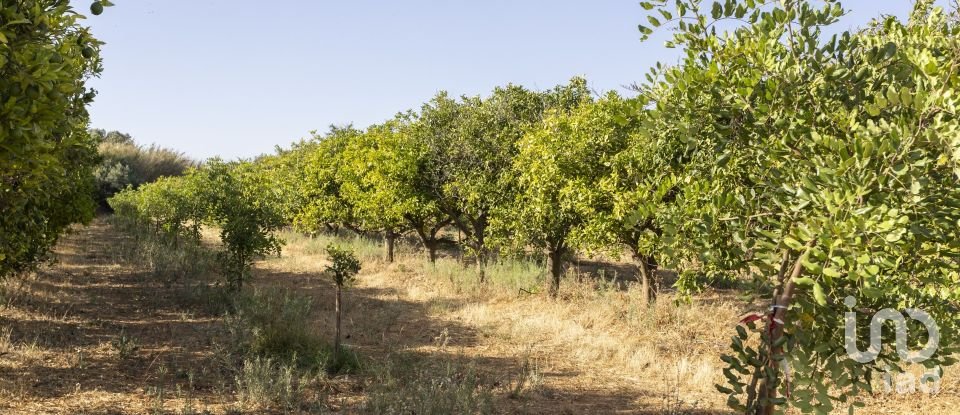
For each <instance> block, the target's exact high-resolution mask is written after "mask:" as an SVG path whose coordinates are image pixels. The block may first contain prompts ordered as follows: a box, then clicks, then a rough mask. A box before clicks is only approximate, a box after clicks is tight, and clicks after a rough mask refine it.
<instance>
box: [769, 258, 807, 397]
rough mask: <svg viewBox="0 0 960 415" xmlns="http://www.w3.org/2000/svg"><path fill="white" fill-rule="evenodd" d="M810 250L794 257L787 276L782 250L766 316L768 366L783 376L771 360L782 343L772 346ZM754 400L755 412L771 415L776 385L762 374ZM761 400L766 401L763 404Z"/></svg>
mask: <svg viewBox="0 0 960 415" xmlns="http://www.w3.org/2000/svg"><path fill="white" fill-rule="evenodd" d="M813 244H814V241H810V242H809V243H807V248H810V247H812V246H813ZM808 252H809V250H807V251H806V252H803V253H801V255H800V257H799V258H797V260H796V262H794V264H793V270H792V272H791V273H790V275H789V276H787V275H786V271H787V267H788V265H789V263H790V259H791V256H790V251H785V252H784V253H783V259H782V261H781V263H780V272H779V274H778V280H779V282H780V287H779V288H778V289H777V290H776V291H774V294H773V306H772V307H771V309H772V310H773V311H772V312H771V313H770V315H769V317H770V319H769V321H768V325H767V330H768V332H769V333H770V343H768V344H767V345H766V347H768V351H767V354H768V355H767V368H768V369H769V370H771V371H773V373H775V374H776V375H777V376H782V375H783V373H781V372H782V371H781V370H780V367H779V366H778V365H777V361H776V360H774V359H773V356H776V355H779V354H782V353H783V346H777V347H774V346H773V345H774V344H776V343H777V340H780V338H781V337H783V328H784V326H785V325H786V324H787V309H788V308H789V307H790V304H791V303H792V302H793V292H794V289H795V288H796V284H795V283H794V280H796V279H797V278H800V276H801V275H803V265H802V262H803V257H804V256H806V255H807V253H808ZM763 369H764V368H757V374H758V375H761V374H762V373H763ZM756 396H757V402H758V403H759V405H757V412H756V413H757V414H758V415H773V413H774V412H775V410H776V405H773V404H770V403H769V402H770V400H772V399H775V398H776V397H777V384H776V383H774V384H770V383H768V382H767V380H766V377H765V376H762V375H761V376H760V385H759V387H758V389H757V391H756ZM763 402H767V404H764V403H763Z"/></svg>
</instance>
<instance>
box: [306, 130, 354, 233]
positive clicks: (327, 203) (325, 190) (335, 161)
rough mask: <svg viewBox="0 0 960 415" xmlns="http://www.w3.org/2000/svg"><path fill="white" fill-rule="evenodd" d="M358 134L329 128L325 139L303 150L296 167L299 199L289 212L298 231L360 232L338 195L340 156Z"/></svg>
mask: <svg viewBox="0 0 960 415" xmlns="http://www.w3.org/2000/svg"><path fill="white" fill-rule="evenodd" d="M360 134H361V131H359V130H357V129H355V128H353V127H352V126H347V127H331V128H330V131H329V132H328V133H327V134H325V135H316V136H315V137H314V143H315V144H312V145H310V146H306V147H304V148H303V149H302V150H299V151H303V152H304V153H303V154H302V155H298V156H297V157H302V159H301V161H300V163H302V166H303V177H302V180H303V182H302V184H301V187H300V188H299V192H298V194H299V197H298V198H297V199H296V200H295V204H294V207H293V208H292V211H294V212H296V213H295V214H294V225H296V227H297V228H298V229H300V230H302V231H306V232H318V231H321V230H329V229H333V228H335V227H338V226H342V227H346V228H348V229H351V230H354V231H356V232H360V229H359V228H358V227H357V226H356V220H355V219H354V218H353V207H352V206H350V205H349V204H348V201H347V199H346V198H344V197H343V195H342V191H341V187H342V186H341V181H340V177H339V175H340V173H339V171H340V169H341V168H342V161H343V158H342V157H341V153H342V152H343V151H344V149H345V148H346V147H347V146H348V145H349V143H350V142H351V141H353V140H355V139H357V137H359V136H360Z"/></svg>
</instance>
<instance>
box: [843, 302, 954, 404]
mask: <svg viewBox="0 0 960 415" xmlns="http://www.w3.org/2000/svg"><path fill="white" fill-rule="evenodd" d="M843 304H844V305H846V306H847V308H849V309H851V310H852V309H853V308H854V307H856V305H857V300H856V299H855V298H853V297H847V298H846V299H844V300H843ZM903 313H906V314H907V315H908V316H910V318H911V319H913V320H916V321H918V322H920V323H921V324H923V326H924V327H925V328H926V329H927V344H926V345H925V346H924V347H923V349H921V350H919V351H912V350H910V349H909V348H908V347H907V319H906V318H905V317H904V316H903ZM903 313H901V312H900V311H897V310H894V309H892V308H885V309H883V310H880V311H878V312H877V313H876V314H874V315H873V318H872V319H871V320H870V347H868V348H867V350H866V351H860V349H859V348H857V312H856V311H848V312H846V313H844V345H845V346H846V349H847V356H849V357H850V358H851V359H853V360H855V361H857V362H859V363H870V362H873V361H874V360H876V359H877V356H879V355H880V349H881V348H882V347H883V338H882V337H881V330H883V323H884V322H887V321H891V322H893V323H894V326H895V329H896V331H895V332H894V334H895V338H896V349H897V354H898V355H899V356H900V360H902V361H904V362H908V363H921V362H924V361H926V360H927V359H930V358H931V357H933V354H934V353H936V352H937V349H938V348H939V347H940V327H939V326H937V322H936V321H934V320H933V317H931V316H930V314H927V312H925V311H923V310H918V309H915V308H908V309H906V310H904V311H903ZM941 375H942V373H941V371H940V369H939V368H936V369H934V371H933V372H932V373H925V374H924V375H923V376H921V377H920V379H919V383H918V382H917V379H916V377H915V376H914V375H913V374H911V373H899V374H897V375H896V376H894V375H892V374H891V373H890V372H886V373H884V375H883V382H884V389H885V391H886V392H887V393H890V392H892V391H893V390H894V377H896V391H897V393H912V392H916V391H917V390H918V389H919V390H920V391H921V392H924V393H930V394H934V393H937V392H939V391H940V377H941ZM917 386H919V387H917Z"/></svg>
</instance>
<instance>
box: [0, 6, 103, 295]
mask: <svg viewBox="0 0 960 415" xmlns="http://www.w3.org/2000/svg"><path fill="white" fill-rule="evenodd" d="M109 5H110V3H109V2H107V1H98V2H95V3H94V6H93V9H92V11H93V12H94V14H99V13H100V12H102V11H103V6H109ZM82 18H83V16H82V15H80V14H78V13H76V12H75V11H74V9H73V8H72V7H71V6H70V4H69V2H66V1H46V2H41V1H35V2H34V1H30V2H27V1H2V2H0V233H2V235H3V237H2V238H0V277H3V276H7V275H10V274H12V273H16V272H20V271H23V270H25V269H27V268H29V267H30V266H32V265H33V264H35V263H36V262H37V261H38V260H39V259H41V258H42V257H43V255H44V254H46V253H47V251H48V250H49V249H50V247H52V246H53V244H54V243H55V242H56V240H57V238H58V237H59V235H60V234H61V233H62V232H63V231H64V230H65V229H66V227H67V226H69V225H70V224H71V223H74V222H83V221H87V220H89V219H91V218H92V217H93V212H94V208H95V205H94V202H93V198H92V194H93V190H94V189H93V179H92V177H93V176H92V169H93V166H94V165H95V164H96V162H97V158H96V143H95V141H94V140H93V139H92V138H91V137H90V135H89V133H88V132H87V125H88V123H89V116H88V114H87V110H86V105H87V104H88V103H90V102H91V101H92V100H93V99H94V97H95V96H96V93H95V92H94V91H93V90H92V89H90V88H88V87H87V85H86V82H87V80H89V79H90V78H91V77H94V76H96V75H97V74H99V73H100V72H101V64H100V57H99V47H100V42H99V41H97V40H96V39H95V38H94V37H93V36H92V35H91V34H90V30H89V28H87V27H85V26H83V25H81V24H80V19H82Z"/></svg>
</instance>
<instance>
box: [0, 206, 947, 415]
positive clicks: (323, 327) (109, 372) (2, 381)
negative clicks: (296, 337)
mask: <svg viewBox="0 0 960 415" xmlns="http://www.w3.org/2000/svg"><path fill="white" fill-rule="evenodd" d="M118 238H121V236H120V235H119V234H118V233H116V232H115V231H113V230H112V229H111V228H110V226H109V225H107V224H106V223H105V222H104V221H102V220H98V221H96V222H95V223H94V224H92V225H91V226H87V227H78V228H77V229H76V230H75V232H74V233H73V234H71V235H68V236H67V237H65V238H64V239H63V241H62V242H61V243H60V244H59V245H58V247H57V248H56V262H55V263H54V264H51V265H49V266H45V267H43V268H41V269H40V270H39V271H38V272H37V273H36V274H35V275H33V276H31V277H29V278H25V279H22V280H17V281H16V282H9V281H8V282H6V283H5V286H4V290H5V291H4V294H5V297H6V298H2V300H3V301H2V303H0V414H151V413H172V414H181V413H197V414H201V413H218V414H219V413H231V414H240V413H264V411H262V410H244V409H243V408H241V407H239V406H237V404H236V401H237V398H236V396H235V394H236V391H235V386H234V385H235V383H234V381H233V379H234V376H235V375H234V374H233V373H230V372H229V371H228V370H227V369H225V367H227V366H228V365H224V364H222V363H223V362H221V361H219V359H222V358H223V357H222V356H223V353H221V352H220V351H218V347H219V344H218V341H217V339H218V336H219V334H220V333H221V332H222V330H223V329H222V324H221V320H222V318H221V317H220V316H217V315H211V314H208V313H205V312H203V311H200V310H197V309H196V308H194V307H190V306H188V305H184V304H183V302H182V301H181V300H180V299H179V297H178V291H177V289H176V288H175V287H169V286H167V285H165V284H164V283H163V282H162V281H157V280H156V279H155V278H151V275H150V274H149V273H147V272H146V271H144V270H142V269H139V268H137V267H135V266H133V265H129V264H124V263H122V262H120V261H117V258H116V254H115V250H116V246H117V244H118V243H119V239H118ZM291 255H293V256H300V257H299V258H298V264H300V265H299V266H291V264H290V256H291ZM304 255H306V254H303V253H302V252H297V251H296V250H295V249H294V250H292V251H291V252H290V253H287V254H285V256H286V259H279V260H266V261H261V262H260V263H258V264H257V271H256V278H255V282H254V286H259V287H266V286H281V287H288V288H291V289H294V290H296V291H297V292H300V293H305V294H308V295H310V296H311V297H314V298H317V299H318V301H317V303H316V304H317V306H318V307H317V310H316V313H317V316H316V324H317V330H319V331H320V332H323V333H329V332H330V331H331V328H332V325H333V324H332V313H330V310H331V309H332V304H331V303H330V301H324V300H323V299H329V298H332V295H333V294H332V293H333V291H332V289H333V287H332V285H331V283H330V282H329V281H327V280H326V279H324V278H321V277H320V276H319V275H318V273H317V272H315V271H316V269H319V267H320V265H321V264H322V260H321V259H319V257H317V258H312V257H304ZM252 288H253V287H247V289H252ZM458 295H459V294H454V293H450V292H449V291H445V290H444V289H443V288H442V287H440V286H439V285H438V284H437V283H436V282H435V281H431V280H429V279H428V278H426V277H424V276H423V275H419V274H418V273H417V272H416V271H415V267H413V266H409V265H405V264H404V263H403V262H402V261H401V262H400V263H399V264H392V265H385V264H379V265H376V266H371V267H367V269H366V270H365V271H364V273H363V274H362V275H361V277H360V280H359V283H358V284H357V285H356V286H354V287H352V288H351V289H350V290H349V291H348V293H347V309H346V315H345V320H344V335H345V336H346V339H345V342H346V343H347V344H349V345H350V346H351V347H353V348H355V349H356V350H358V352H359V353H360V355H361V356H364V357H365V358H367V359H370V360H373V361H376V360H378V359H380V360H382V359H387V358H389V356H390V355H391V352H393V351H397V350H403V351H407V352H410V353H415V354H418V355H420V356H422V358H423V359H427V360H429V359H441V358H447V359H461V360H465V361H469V362H472V363H473V364H475V365H476V367H477V368H478V369H479V370H481V371H483V372H484V373H485V374H487V375H488V376H489V377H491V378H492V379H494V386H495V388H494V393H495V407H496V408H497V412H498V413H525V414H621V413H622V414H715V413H717V414H719V413H729V412H727V411H726V410H725V409H723V408H724V407H723V401H722V398H723V397H722V396H719V394H717V393H715V392H712V385H713V383H714V382H715V381H716V380H717V378H718V376H719V373H718V372H719V368H720V367H721V363H718V362H716V357H717V356H718V355H719V353H720V352H722V351H723V349H724V346H725V343H726V339H727V338H728V335H729V331H727V330H725V329H724V327H725V326H728V325H729V323H731V321H728V320H732V319H735V318H736V315H737V313H738V312H739V311H741V310H737V309H736V308H735V307H732V306H729V305H721V306H718V308H709V309H706V310H707V311H708V312H710V313H711V314H712V315H710V316H708V317H707V318H705V319H704V318H700V319H698V320H702V321H701V322H700V323H699V324H701V325H702V327H700V328H686V329H685V328H684V327H686V326H684V327H677V326H671V325H670V324H680V323H684V322H687V321H688V320H683V318H685V317H683V316H682V315H680V314H679V313H681V311H677V310H673V309H665V310H666V311H664V313H665V314H664V316H666V317H663V318H662V319H661V320H664V321H667V323H666V325H664V326H663V327H657V328H656V331H655V332H651V333H656V336H662V338H652V339H646V340H644V339H635V338H634V337H636V336H639V334H631V333H629V332H623V331H624V330H625V329H624V328H623V327H619V326H604V325H603V323H602V322H600V321H599V320H598V321H593V320H590V319H588V318H587V317H584V316H587V315H589V314H588V313H587V312H588V311H589V310H582V309H579V308H582V307H589V306H591V304H599V303H598V301H602V302H609V301H610V300H609V299H598V300H590V301H594V302H589V301H587V300H584V302H581V303H573V304H566V303H562V301H563V300H561V301H556V300H547V299H535V300H529V301H524V300H517V299H512V300H511V299H508V298H492V299H491V298H485V299H482V300H476V299H474V300H471V301H463V297H460V296H458ZM611 309H615V307H612V308H611ZM688 311H689V310H688ZM689 312H691V313H692V312H696V310H693V311H689ZM671 316H672V317H671ZM671 318H672V319H673V320H670V319H671ZM658 321H659V320H658ZM671 321H672V323H670V322H671ZM689 321H693V320H689ZM718 327H719V329H718ZM683 330H691V331H690V332H689V333H681V332H682V331H683ZM697 330H699V331H697ZM674 332H676V333H679V334H676V336H681V335H682V337H683V338H690V336H692V338H693V340H692V341H690V342H689V343H687V344H688V346H687V348H688V349H689V350H686V351H683V350H681V351H679V353H669V356H671V357H670V359H669V361H666V360H668V359H666V358H664V357H662V356H667V355H668V354H667V353H666V352H670V350H659V349H658V343H660V344H661V345H660V347H662V348H666V349H676V348H677V346H676V344H679V343H672V341H673V340H671V339H673V338H674V337H672V336H674V334H673V333H674ZM650 336H653V334H649V335H647V337H650ZM677 338H680V337H677ZM681 348H682V347H681ZM627 349H642V350H647V351H646V352H644V353H639V352H638V351H636V350H627ZM647 355H650V356H653V357H650V356H647ZM656 356H661V357H659V358H657V357H656ZM627 361H629V364H625V363H623V362H627ZM531 374H533V375H534V376H532V377H531V376H530V375H531ZM949 375H950V372H948V375H947V376H945V378H944V382H943V384H942V388H941V392H940V394H938V395H935V396H927V395H924V394H919V393H915V394H909V395H882V394H878V395H876V396H874V397H872V398H870V400H869V406H868V407H867V408H865V410H862V411H858V413H865V414H901V413H902V414H910V413H915V414H952V413H960V409H957V408H958V407H960V394H958V390H960V388H958V384H957V381H956V380H954V379H952V378H951V377H950V376H949ZM520 378H525V379H530V378H533V379H534V381H533V383H536V384H530V385H528V389H529V391H527V392H525V393H524V394H523V395H522V396H520V397H516V396H513V395H511V394H510V393H509V391H510V390H511V388H512V387H513V386H514V385H516V383H517V379H520ZM368 383H369V379H366V378H364V376H363V375H360V376H345V377H341V378H338V379H334V380H332V381H331V382H330V383H329V387H330V390H328V391H326V392H327V393H328V394H329V397H328V401H327V402H328V407H329V409H330V410H332V411H334V412H340V413H351V412H352V409H351V408H354V407H355V405H356V403H358V402H360V401H361V400H362V398H363V391H364V388H365V385H367V384H368ZM844 413H845V411H844Z"/></svg>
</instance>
